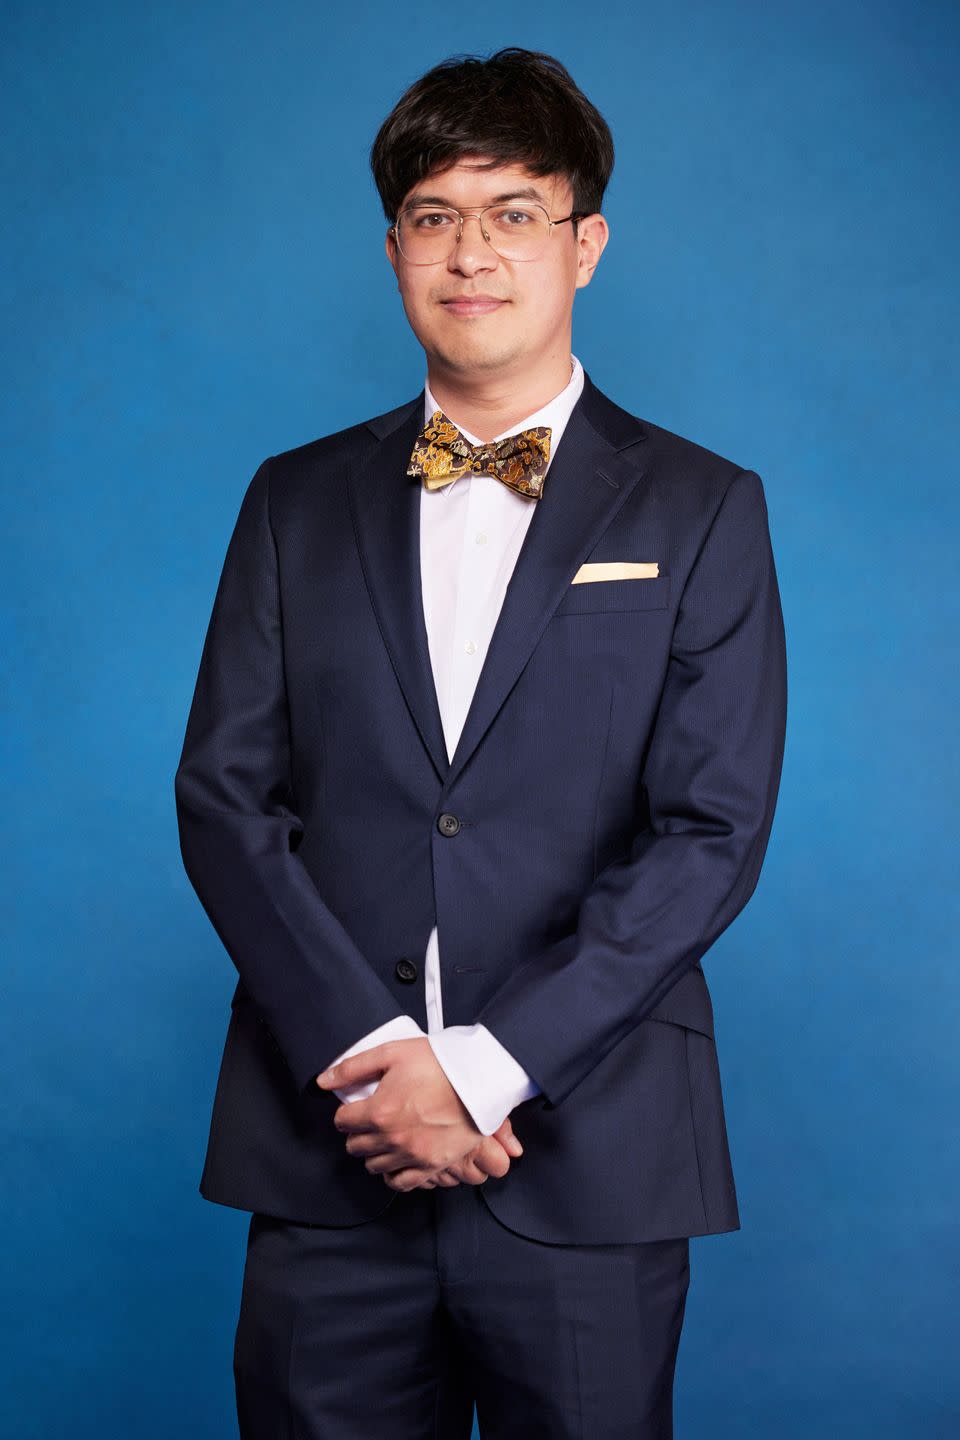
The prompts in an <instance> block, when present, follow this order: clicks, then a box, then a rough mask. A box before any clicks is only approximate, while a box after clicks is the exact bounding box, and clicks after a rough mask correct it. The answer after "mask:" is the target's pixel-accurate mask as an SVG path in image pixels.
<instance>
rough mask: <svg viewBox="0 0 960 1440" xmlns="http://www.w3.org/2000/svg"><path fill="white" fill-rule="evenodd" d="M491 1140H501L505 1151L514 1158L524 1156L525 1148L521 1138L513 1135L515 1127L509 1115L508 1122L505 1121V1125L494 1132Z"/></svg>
mask: <svg viewBox="0 0 960 1440" xmlns="http://www.w3.org/2000/svg"><path fill="white" fill-rule="evenodd" d="M490 1138H491V1139H493V1140H499V1142H500V1144H501V1145H502V1146H503V1148H504V1150H506V1152H507V1154H508V1155H513V1156H514V1157H516V1156H518V1155H522V1154H523V1146H522V1145H521V1144H520V1140H519V1137H518V1136H516V1135H515V1134H514V1133H513V1126H512V1125H511V1123H510V1116H509V1115H508V1116H507V1118H506V1120H504V1122H503V1124H502V1125H501V1126H499V1128H498V1129H496V1130H494V1132H493V1135H492V1136H491V1137H490Z"/></svg>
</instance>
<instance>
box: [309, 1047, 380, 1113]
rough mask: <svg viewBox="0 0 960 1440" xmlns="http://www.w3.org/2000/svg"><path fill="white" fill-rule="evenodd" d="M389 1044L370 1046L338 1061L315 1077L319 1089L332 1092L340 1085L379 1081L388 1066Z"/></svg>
mask: <svg viewBox="0 0 960 1440" xmlns="http://www.w3.org/2000/svg"><path fill="white" fill-rule="evenodd" d="M389 1043H390V1042H389V1041H387V1044H386V1045H371V1046H370V1049H369V1050H363V1051H362V1052H361V1053H360V1054H359V1055H348V1056H347V1058H346V1060H338V1062H337V1063H336V1065H331V1066H330V1068H329V1069H328V1070H324V1071H323V1072H322V1074H320V1075H318V1076H317V1084H318V1085H319V1086H320V1089H321V1090H334V1089H336V1088H337V1087H338V1086H341V1085H354V1084H356V1082H357V1081H358V1080H379V1078H380V1077H381V1075H383V1073H384V1071H385V1070H386V1069H387V1068H388V1065H389V1059H390V1057H389V1055H388V1054H386V1053H385V1052H386V1051H387V1047H388V1045H389ZM357 1103H358V1104H359V1103H362V1102H359V1101H358V1102H357Z"/></svg>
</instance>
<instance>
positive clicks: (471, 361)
mask: <svg viewBox="0 0 960 1440" xmlns="http://www.w3.org/2000/svg"><path fill="white" fill-rule="evenodd" d="M426 348H427V347H426V346H424V349H426ZM432 353H433V355H434V356H435V357H436V359H437V361H438V362H439V363H440V364H441V365H443V366H444V367H445V369H447V370H452V371H458V370H459V371H465V372H470V371H477V370H498V369H501V368H502V367H503V366H504V365H509V364H511V363H512V362H513V361H515V360H516V359H517V358H518V357H519V356H520V355H521V354H522V347H521V346H520V345H519V344H514V345H509V344H505V343H503V342H502V341H501V343H500V344H499V345H497V344H493V343H491V341H489V340H487V341H483V340H481V338H480V337H479V336H478V337H477V338H476V340H475V341H474V342H473V343H471V341H470V339H469V337H463V338H462V339H461V341H460V343H459V344H458V345H444V344H443V343H440V344H438V345H434V347H433V351H432Z"/></svg>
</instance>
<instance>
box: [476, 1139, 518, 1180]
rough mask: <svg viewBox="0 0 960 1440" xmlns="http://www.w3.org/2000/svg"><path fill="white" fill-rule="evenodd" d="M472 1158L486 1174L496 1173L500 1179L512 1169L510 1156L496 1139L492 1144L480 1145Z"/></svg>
mask: <svg viewBox="0 0 960 1440" xmlns="http://www.w3.org/2000/svg"><path fill="white" fill-rule="evenodd" d="M471 1159H472V1160H473V1163H474V1165H475V1166H476V1167H477V1169H478V1170H480V1171H482V1172H483V1174H484V1175H494V1176H496V1178H497V1179H498V1180H499V1179H502V1178H503V1176H504V1175H506V1173H507V1171H508V1170H509V1169H510V1157H509V1155H508V1154H507V1152H506V1151H505V1150H504V1148H503V1146H502V1145H501V1144H500V1143H499V1142H498V1141H496V1140H494V1141H493V1143H492V1144H489V1143H484V1144H483V1145H478V1147H477V1149H476V1150H475V1151H474V1153H473V1155H472V1156H471Z"/></svg>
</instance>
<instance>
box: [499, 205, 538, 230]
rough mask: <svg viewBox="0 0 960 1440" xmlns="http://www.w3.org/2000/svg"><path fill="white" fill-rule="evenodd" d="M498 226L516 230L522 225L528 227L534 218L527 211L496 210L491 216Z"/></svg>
mask: <svg viewBox="0 0 960 1440" xmlns="http://www.w3.org/2000/svg"><path fill="white" fill-rule="evenodd" d="M493 218H494V220H495V221H496V223H497V224H498V225H506V226H507V227H508V228H512V229H518V228H519V227H521V226H523V225H529V224H530V222H531V221H532V220H533V219H534V218H535V216H534V215H533V214H532V213H531V212H530V211H529V210H517V209H514V210H496V211H495V212H494V216H493Z"/></svg>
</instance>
